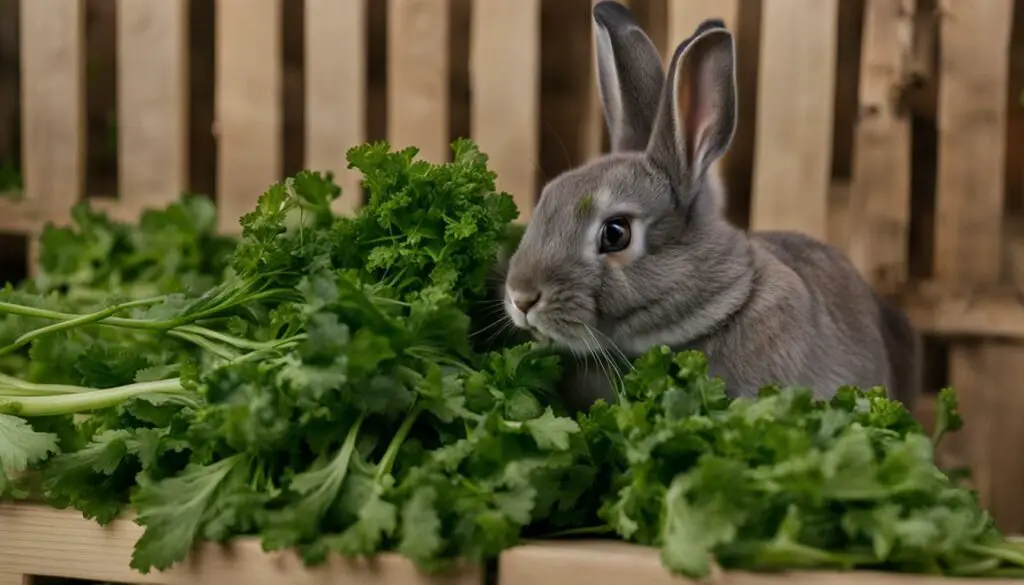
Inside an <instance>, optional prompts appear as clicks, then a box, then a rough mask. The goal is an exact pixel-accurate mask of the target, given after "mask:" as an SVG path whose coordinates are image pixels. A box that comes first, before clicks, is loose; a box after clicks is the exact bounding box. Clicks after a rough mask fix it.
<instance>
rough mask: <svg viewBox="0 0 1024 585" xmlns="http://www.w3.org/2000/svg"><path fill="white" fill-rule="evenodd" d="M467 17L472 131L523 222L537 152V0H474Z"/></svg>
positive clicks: (531, 196)
mask: <svg viewBox="0 0 1024 585" xmlns="http://www.w3.org/2000/svg"><path fill="white" fill-rule="evenodd" d="M471 15H472V25H471V27H470V31H471V32H470V34H471V37H470V39H471V40H470V50H471V53H470V64H469V75H470V86H471V87H472V88H473V94H472V95H473V98H472V99H473V102H472V104H471V105H470V115H471V119H470V127H471V134H472V136H473V138H474V140H476V141H477V143H478V145H479V146H480V149H481V150H482V151H483V152H485V153H487V155H488V157H489V158H490V161H489V162H490V167H491V169H492V170H493V171H494V172H495V173H497V175H498V189H500V190H503V191H507V192H509V193H511V194H512V196H513V197H514V198H515V201H516V205H517V206H518V207H519V221H521V222H525V221H528V220H529V219H530V214H531V212H532V211H533V205H534V201H535V199H536V196H537V168H538V163H539V154H540V153H539V148H540V141H539V133H538V127H539V116H540V0H477V1H476V2H474V3H473V6H472V8H471Z"/></svg>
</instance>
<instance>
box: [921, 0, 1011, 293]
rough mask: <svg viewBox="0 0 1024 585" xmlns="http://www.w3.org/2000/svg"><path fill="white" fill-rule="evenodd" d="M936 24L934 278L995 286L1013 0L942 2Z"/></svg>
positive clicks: (1000, 222)
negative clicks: (936, 138)
mask: <svg viewBox="0 0 1024 585" xmlns="http://www.w3.org/2000/svg"><path fill="white" fill-rule="evenodd" d="M942 10H943V16H942V17H941V20H940V26H941V29H940V37H941V42H942V49H941V51H940V57H939V59H940V63H939V75H940V80H939V106H938V108H939V121H938V130H939V146H938V148H939V150H938V162H939V169H938V192H937V194H936V196H937V201H936V215H937V223H936V226H935V227H936V229H935V275H936V277H937V278H939V279H943V280H948V281H949V282H950V283H951V284H953V283H957V282H959V283H964V284H982V283H990V282H994V281H996V280H998V279H999V276H1000V275H999V272H1000V266H999V263H1000V249H1001V246H1002V240H1001V234H1002V213H1003V198H1004V188H1005V184H1004V177H1005V173H1004V165H1005V164H1006V148H1005V145H1006V120H1007V99H1006V95H1007V87H1008V70H1009V49H1010V27H1011V25H1012V22H1013V1H1012V0H985V2H979V3H970V4H968V3H964V2H951V1H946V2H943V3H942Z"/></svg>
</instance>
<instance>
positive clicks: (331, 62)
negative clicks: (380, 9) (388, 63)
mask: <svg viewBox="0 0 1024 585" xmlns="http://www.w3.org/2000/svg"><path fill="white" fill-rule="evenodd" d="M367 1H369V0H306V4H305V8H306V19H305V24H306V28H305V32H304V35H303V42H304V43H305V60H306V61H305V67H306V71H305V81H306V88H305V89H306V119H305V123H306V127H305V130H306V161H305V165H304V166H305V168H307V169H314V170H320V171H327V170H333V171H334V173H335V181H336V182H337V183H338V185H339V186H341V189H342V191H341V197H339V198H338V199H337V200H336V201H335V205H336V207H335V209H336V210H337V211H338V212H339V213H350V212H353V211H355V210H356V209H357V208H358V207H359V206H360V205H361V202H362V187H361V185H360V179H361V175H360V173H359V172H358V171H353V170H349V169H347V168H346V167H347V166H348V160H347V159H346V157H345V153H346V152H347V151H348V149H350V148H352V147H353V146H357V145H359V144H362V143H363V142H366V92H367V88H366V51H367V34H366V29H367V22H366V19H367V6H366V2H367Z"/></svg>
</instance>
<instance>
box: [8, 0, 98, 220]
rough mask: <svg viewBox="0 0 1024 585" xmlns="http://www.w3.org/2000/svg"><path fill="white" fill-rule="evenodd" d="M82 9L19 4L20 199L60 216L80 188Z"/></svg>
mask: <svg viewBox="0 0 1024 585" xmlns="http://www.w3.org/2000/svg"><path fill="white" fill-rule="evenodd" d="M84 10H85V6H84V4H83V3H82V2H67V1H66V0H34V1H33V2H22V4H21V107H22V111H21V128H22V167H23V178H24V182H25V194H24V195H25V198H26V199H28V200H31V201H32V202H33V204H34V205H38V206H40V207H41V208H42V209H44V210H45V211H46V212H48V213H49V214H53V215H64V214H66V213H67V212H68V210H69V208H70V206H71V205H72V204H73V203H75V202H76V201H78V200H79V199H81V197H82V196H83V193H84V189H85V20H84V18H85V15H84Z"/></svg>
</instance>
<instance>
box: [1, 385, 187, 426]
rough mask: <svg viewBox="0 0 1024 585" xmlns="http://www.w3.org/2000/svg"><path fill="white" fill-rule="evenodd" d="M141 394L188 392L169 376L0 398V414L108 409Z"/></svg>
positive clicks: (58, 412)
mask: <svg viewBox="0 0 1024 585" xmlns="http://www.w3.org/2000/svg"><path fill="white" fill-rule="evenodd" d="M143 394H171V395H182V396H188V395H189V394H191V393H190V392H189V391H188V390H185V388H184V387H182V385H181V380H180V378H170V379H167V380H156V381H153V382H138V383H135V384H127V385H125V386H117V387H114V388H105V389H103V390H92V391H88V392H79V393H77V394H65V395H60V396H19V397H17V398H9V399H2V398H0V413H3V414H13V415H16V416H21V417H34V416H56V415H62V414H76V413H80V412H88V411H93V410H100V409H103V408H109V407H111V406H115V405H117V404H120V403H121V402H124V401H125V400H128V399H131V398H135V397H137V396H141V395H143Z"/></svg>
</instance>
